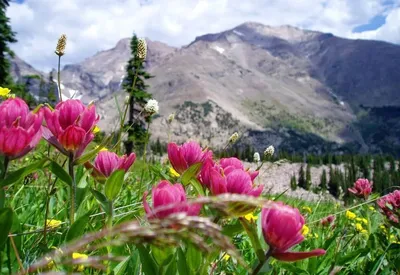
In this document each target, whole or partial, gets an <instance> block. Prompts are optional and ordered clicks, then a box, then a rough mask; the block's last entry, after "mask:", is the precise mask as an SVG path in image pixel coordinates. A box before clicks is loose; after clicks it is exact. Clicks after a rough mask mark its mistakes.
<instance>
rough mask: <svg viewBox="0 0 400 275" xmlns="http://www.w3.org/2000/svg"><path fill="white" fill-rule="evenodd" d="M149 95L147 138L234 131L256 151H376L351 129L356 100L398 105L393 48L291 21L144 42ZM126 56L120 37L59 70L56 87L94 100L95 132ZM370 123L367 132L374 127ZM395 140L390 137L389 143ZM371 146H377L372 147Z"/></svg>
mask: <svg viewBox="0 0 400 275" xmlns="http://www.w3.org/2000/svg"><path fill="white" fill-rule="evenodd" d="M147 42H148V50H149V53H148V59H147V62H146V66H147V69H148V70H149V72H150V73H151V74H153V75H155V76H156V77H154V78H152V79H150V80H149V85H150V89H149V90H150V92H151V93H152V94H153V96H154V97H155V98H156V99H157V100H158V101H159V102H160V115H159V116H158V117H157V118H156V119H155V120H154V122H153V123H152V125H151V129H152V137H153V138H157V137H159V138H160V139H161V140H164V141H165V140H166V139H167V136H168V135H167V128H166V127H167V125H166V123H165V119H166V117H167V116H168V115H169V114H170V113H172V112H176V113H177V119H176V121H175V122H174V123H173V124H172V126H171V129H169V131H170V134H171V138H172V139H174V140H177V141H183V140H186V139H188V138H194V139H198V140H201V141H203V142H205V144H208V145H212V146H222V144H224V143H225V141H226V139H227V138H228V137H229V135H230V134H231V133H232V132H234V131H240V132H241V133H243V135H244V136H245V138H244V139H243V140H244V141H245V142H249V143H252V144H254V145H255V146H256V147H257V149H261V148H262V147H264V146H265V145H266V144H269V143H272V144H274V145H275V146H277V147H278V148H279V147H280V148H285V149H288V150H307V151H310V150H311V151H315V152H318V151H321V150H328V149H329V150H330V149H334V150H335V149H338V148H341V147H342V145H343V144H350V145H351V146H352V147H351V148H353V149H354V150H364V151H365V150H368V148H374V150H375V149H376V146H375V147H374V146H372V147H371V145H372V143H371V142H370V139H369V138H368V140H367V141H365V140H364V137H365V135H364V134H363V133H364V132H363V131H360V127H358V126H359V124H357V122H358V121H359V110H360V108H359V106H360V105H363V106H367V107H372V108H376V107H382V106H395V107H396V106H399V105H400V97H399V89H398V88H399V84H398V79H400V70H396V67H397V64H399V61H400V46H397V45H393V44H389V43H385V42H378V41H366V40H349V39H343V38H339V37H335V36H333V35H331V34H324V33H320V32H315V31H307V30H301V29H298V28H294V27H291V26H281V27H269V26H265V25H262V24H258V23H254V22H247V23H244V24H242V25H239V26H237V27H236V28H233V29H231V30H227V31H224V32H221V33H217V34H207V35H204V36H200V37H197V38H196V39H195V41H193V42H192V43H191V44H189V45H187V46H184V47H182V48H179V49H178V48H173V47H170V46H168V45H166V44H163V43H160V42H155V41H151V40H147ZM129 57H130V49H129V39H123V40H121V41H119V42H118V43H117V45H116V46H115V47H114V48H113V49H110V50H107V51H102V52H99V53H98V54H96V55H95V56H93V57H89V58H87V59H86V60H84V61H82V62H81V63H79V64H74V65H68V66H65V67H64V69H63V71H62V82H63V85H64V86H65V90H67V91H68V90H74V91H79V95H80V96H81V97H82V99H83V100H84V101H86V102H89V101H91V100H97V106H98V109H99V112H100V114H101V115H102V121H101V124H100V126H101V128H102V129H103V130H106V131H112V130H113V129H115V127H116V126H117V125H118V121H117V120H118V111H117V108H116V100H115V99H117V102H119V104H120V105H121V106H120V107H121V108H123V100H124V98H125V94H124V93H123V92H121V91H120V85H121V83H122V79H123V77H124V74H125V65H126V62H127V60H128V59H129ZM378 129H379V127H378V128H377V129H375V130H378ZM394 143H395V144H400V142H399V140H398V138H397V139H396V140H395V142H394ZM377 150H380V148H379V146H378V149H377Z"/></svg>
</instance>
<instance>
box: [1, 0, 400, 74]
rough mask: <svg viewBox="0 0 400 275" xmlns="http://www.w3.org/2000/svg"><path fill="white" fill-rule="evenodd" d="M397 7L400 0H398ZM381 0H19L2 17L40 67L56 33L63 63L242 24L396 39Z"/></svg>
mask: <svg viewBox="0 0 400 275" xmlns="http://www.w3.org/2000/svg"><path fill="white" fill-rule="evenodd" d="M396 1H397V3H395V4H393V6H395V5H398V4H399V2H400V0H396ZM385 2H387V0H293V1H292V0H290V1H288V0H274V1H271V0H269V1H268V0H247V1H243V0H96V1H93V0H66V1H53V0H25V1H24V3H23V4H17V3H11V6H10V7H9V9H8V11H7V14H8V16H9V17H10V18H11V23H12V27H13V30H14V31H16V32H17V33H18V35H17V39H18V40H19V42H18V43H16V44H14V45H13V49H14V50H15V52H16V53H17V55H19V56H20V57H21V58H23V59H24V60H25V61H27V62H28V63H30V64H32V65H34V66H35V67H37V68H39V69H42V70H49V69H50V68H52V67H56V65H57V57H56V56H55V55H54V48H55V44H56V42H57V39H58V37H59V36H60V35H61V34H62V33H65V34H67V37H68V43H67V50H66V55H65V56H64V57H63V59H64V62H65V63H76V62H80V61H82V60H83V59H84V58H86V57H89V56H91V55H93V54H95V53H96V52H98V51H100V50H105V49H109V48H111V47H113V46H115V44H116V43H117V42H118V40H120V39H121V38H125V37H130V36H131V35H132V33H133V31H135V32H136V33H137V34H138V35H139V36H145V37H148V38H150V39H152V40H159V41H162V42H166V43H167V44H169V45H173V46H182V45H184V44H188V43H190V42H191V41H193V40H194V38H195V37H196V36H199V35H202V34H206V33H213V32H220V31H223V30H226V29H229V28H233V27H235V26H237V25H239V24H241V23H243V22H245V21H255V22H260V23H263V24H267V25H273V26H275V25H294V26H298V27H302V28H307V29H312V30H320V31H324V32H331V33H334V34H335V35H339V36H346V37H353V38H356V37H358V38H369V39H381V40H385V41H391V42H397V43H399V42H400V41H399V37H400V35H399V30H400V11H399V9H396V8H394V7H388V6H387V5H386V6H385V5H384V3H385ZM382 13H384V14H387V15H388V18H387V21H386V24H385V25H383V26H382V27H381V28H379V29H378V30H376V31H368V32H365V33H358V34H353V33H352V32H351V30H352V29H353V28H354V27H356V26H359V25H362V24H366V23H368V21H369V20H370V19H371V18H372V17H374V16H376V15H378V14H382Z"/></svg>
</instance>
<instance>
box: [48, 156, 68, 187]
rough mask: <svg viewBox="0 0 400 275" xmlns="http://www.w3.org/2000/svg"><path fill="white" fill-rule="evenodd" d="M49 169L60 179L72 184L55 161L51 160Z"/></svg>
mask: <svg viewBox="0 0 400 275" xmlns="http://www.w3.org/2000/svg"><path fill="white" fill-rule="evenodd" d="M49 169H50V171H51V172H52V173H53V174H54V175H56V176H57V177H58V178H59V179H60V180H62V181H63V182H65V183H66V184H68V185H69V186H72V178H71V176H70V175H68V173H67V172H66V171H65V170H64V168H62V167H61V166H60V165H59V164H58V163H57V162H55V161H51V162H50V166H49Z"/></svg>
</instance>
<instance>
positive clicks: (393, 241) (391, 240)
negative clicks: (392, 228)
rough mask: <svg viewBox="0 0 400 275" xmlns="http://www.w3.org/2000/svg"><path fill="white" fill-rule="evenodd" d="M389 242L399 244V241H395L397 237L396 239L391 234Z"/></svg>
mask: <svg viewBox="0 0 400 275" xmlns="http://www.w3.org/2000/svg"><path fill="white" fill-rule="evenodd" d="M389 242H390V243H398V244H400V241H399V240H398V239H397V237H396V236H395V235H393V234H390V237H389Z"/></svg>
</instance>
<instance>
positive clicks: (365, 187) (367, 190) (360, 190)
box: [348, 179, 372, 199]
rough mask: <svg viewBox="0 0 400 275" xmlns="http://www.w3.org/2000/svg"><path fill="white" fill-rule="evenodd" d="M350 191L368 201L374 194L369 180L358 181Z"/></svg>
mask: <svg viewBox="0 0 400 275" xmlns="http://www.w3.org/2000/svg"><path fill="white" fill-rule="evenodd" d="M348 190H349V192H351V193H353V194H354V195H356V196H357V197H360V198H364V199H368V197H369V195H370V194H371V192H372V183H371V182H369V180H368V179H358V180H357V181H356V182H355V183H354V186H353V187H352V188H349V189H348Z"/></svg>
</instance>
